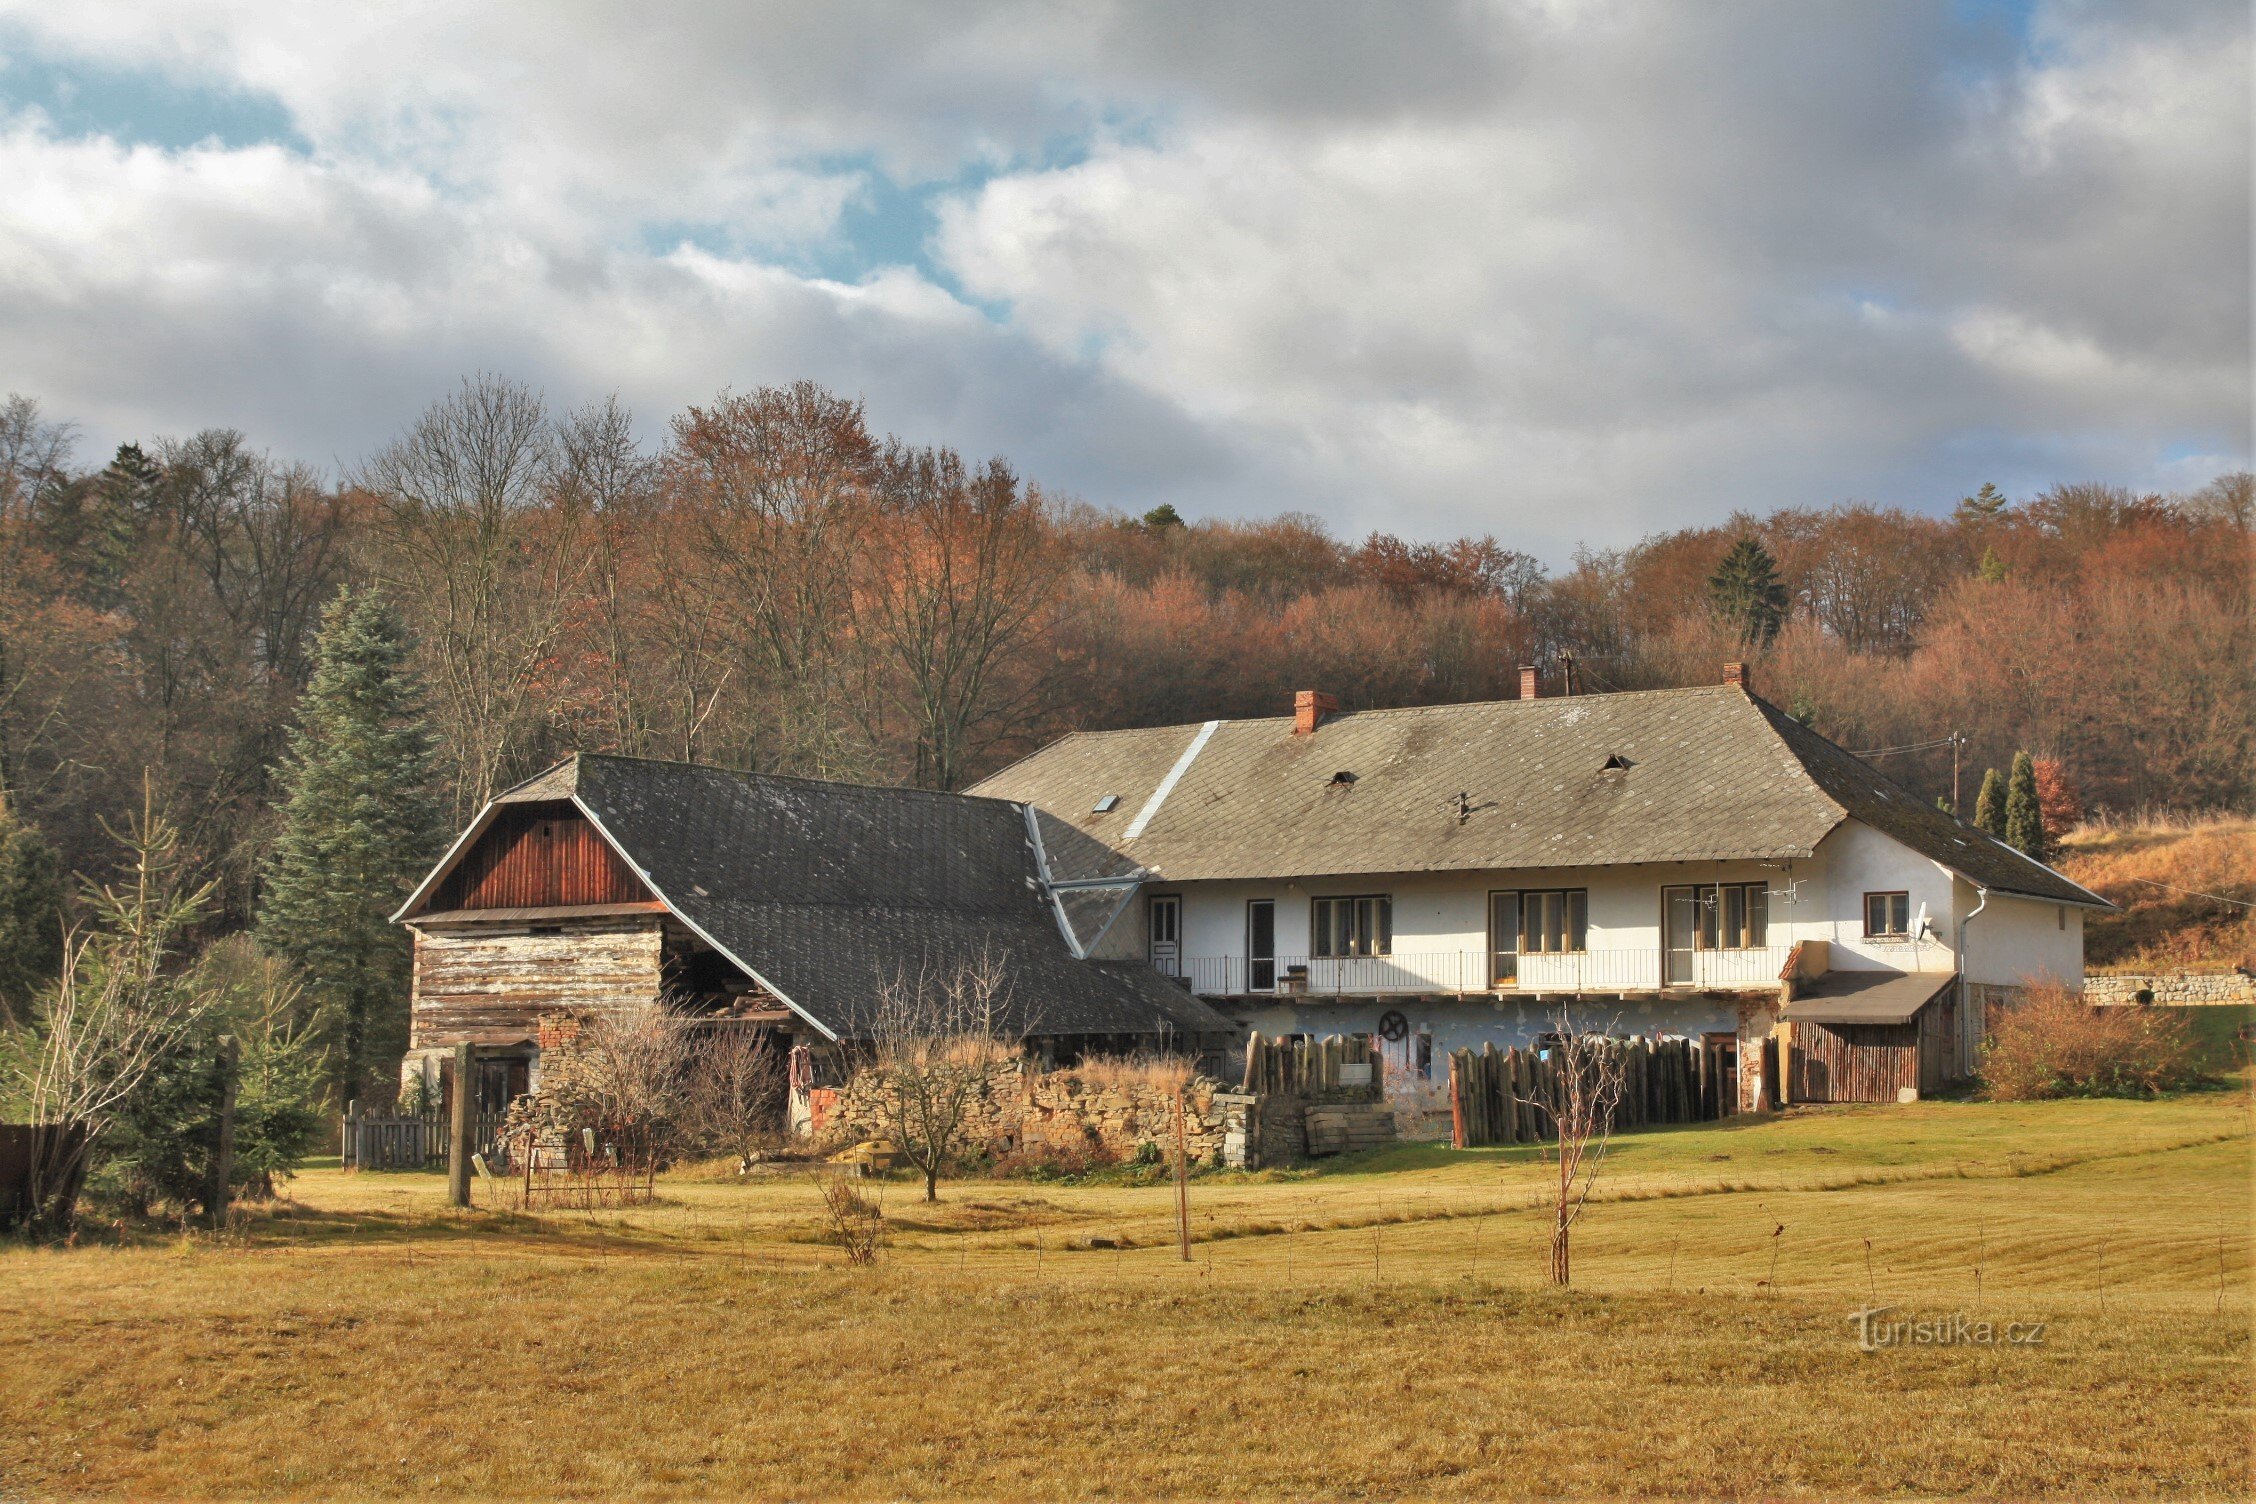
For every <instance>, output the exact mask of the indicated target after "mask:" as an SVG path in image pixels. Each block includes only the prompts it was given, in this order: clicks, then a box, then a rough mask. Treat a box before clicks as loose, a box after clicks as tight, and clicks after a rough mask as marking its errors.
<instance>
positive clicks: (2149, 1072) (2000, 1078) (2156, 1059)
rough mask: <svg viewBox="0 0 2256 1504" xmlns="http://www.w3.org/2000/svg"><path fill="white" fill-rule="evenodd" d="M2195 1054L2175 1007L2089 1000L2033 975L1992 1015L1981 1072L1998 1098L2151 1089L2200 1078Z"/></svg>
mask: <svg viewBox="0 0 2256 1504" xmlns="http://www.w3.org/2000/svg"><path fill="white" fill-rule="evenodd" d="M2197 1059H2198V1053H2197V1045H2196V1042H2195V1040H2194V1037H2193V1031H2192V1029H2191V1028H2190V1027H2188V1025H2187V1023H2186V1018H2185V1015H2184V1014H2183V1013H2182V1012H2180V1011H2178V1010H2176V1009H2170V1008H2093V1007H2089V1006H2087V1005H2086V1004H2085V1003H2084V1001H2083V999H2082V998H2080V997H2078V996H2077V995H2076V994H2075V993H2073V992H2070V991H2069V990H2068V989H2067V988H2066V987H2063V986H2061V985H2060V984H2059V983H2058V982H2040V983H2036V984H2033V985H2031V986H2030V987H2029V989H2028V994H2027V998H2026V1000H2025V1001H2023V1002H2022V1003H2020V1004H2019V1005H2018V1006H2016V1007H2013V1008H2011V1009H2008V1010H2005V1011H2004V1012H2002V1013H2001V1014H2000V1015H1998V1016H1997V1017H1996V1018H1995V1019H1994V1021H1993V1023H1992V1026H1991V1031H1990V1038H1989V1042H1988V1043H1987V1044H1986V1045H1984V1046H1983V1049H1982V1065H1981V1077H1982V1085H1983V1087H1984V1089H1985V1090H1986V1091H1987V1092H1988V1094H1989V1095H1990V1096H1991V1097H1992V1098H1994V1099H1995V1100H1997V1101H2000V1102H2026V1101H2034V1100H2037V1099H2040V1098H2045V1097H2151V1096H2153V1095H2155V1094H2156V1093H2157V1092H2164V1091H2175V1090H2180V1089H2183V1088H2185V1087H2188V1086H2192V1085H2194V1084H2196V1083H2197V1082H2199V1080H2200V1079H2201V1072H2200V1070H2199V1068H2198V1066H2197V1063H2196V1062H2197Z"/></svg>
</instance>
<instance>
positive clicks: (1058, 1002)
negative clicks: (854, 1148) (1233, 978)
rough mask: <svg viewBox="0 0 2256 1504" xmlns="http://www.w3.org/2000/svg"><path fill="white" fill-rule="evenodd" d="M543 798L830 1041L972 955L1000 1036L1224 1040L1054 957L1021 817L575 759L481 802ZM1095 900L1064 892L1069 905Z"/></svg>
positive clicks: (883, 795) (1132, 872)
mask: <svg viewBox="0 0 2256 1504" xmlns="http://www.w3.org/2000/svg"><path fill="white" fill-rule="evenodd" d="M554 799H570V800H572V801H573V802H574V803H575V804H577V805H578V806H579V807H580V809H581V810H583V811H584V812H585V813H586V814H587V815H588V817H589V818H590V819H591V820H593V821H594V822H595V824H596V825H597V826H598V827H600V828H601V829H602V830H603V832H604V833H605V834H606V835H607V836H609V837H610V839H611V841H612V842H613V844H615V845H616V846H617V847H618V848H619V850H620V852H621V853H622V854H623V855H624V856H625V857H626V859H627V860H628V862H629V863H631V864H632V865H633V866H634V867H635V868H636V869H637V870H638V871H639V872H640V873H641V874H642V876H643V878H644V879H645V881H647V882H648V883H649V885H650V887H651V889H652V891H654V892H656V893H657V894H658V895H659V896H660V897H661V898H663V899H664V900H665V902H666V905H667V907H668V908H670V909H671V910H672V911H673V912H674V914H675V915H676V916H678V917H679V918H680V919H681V920H682V921H683V922H684V923H686V924H688V925H689V926H690V927H691V928H692V929H694V930H696V931H697V932H698V933H699V934H701V935H703V936H704V937H705V938H706V939H707V940H708V941H709V942H711V943H712V944H713V945H714V946H715V947H716V948H718V949H720V950H721V951H723V952H725V953H726V954H727V955H728V956H729V957H730V959H732V960H734V961H735V962H736V963H737V964H738V965H740V966H742V967H744V968H745V969H746V970H747V971H749V972H751V973H752V974H753V975H754V976H755V977H757V978H758V979H759V980H760V981H761V982H762V983H763V984H764V985H765V986H767V987H768V988H769V989H770V990H771V991H773V992H775V993H776V994H777V995H778V996H780V997H782V998H783V999H785V1000H786V1001H787V1002H789V1003H790V1005H791V1006H792V1007H793V1008H794V1009H796V1010H797V1011H798V1012H800V1013H801V1014H803V1015H805V1016H806V1017H808V1018H809V1019H811V1020H812V1021H813V1022H814V1023H815V1024H817V1025H818V1026H819V1027H821V1028H822V1029H823V1030H824V1032H826V1033H828V1034H830V1035H831V1036H832V1037H834V1038H848V1037H854V1036H855V1035H856V1034H857V1033H858V1032H860V1031H859V1030H858V1028H857V1019H858V1018H860V1017H863V1016H865V1015H864V1012H863V1010H864V1009H866V1008H867V1006H868V1004H869V1000H870V999H871V997H872V996H873V994H874V993H875V992H876V991H877V989H878V988H879V987H880V986H881V985H882V984H883V983H884V982H885V981H886V980H887V979H890V978H893V977H895V976H897V975H900V974H902V973H906V974H907V976H908V977H910V978H911V979H913V978H915V977H916V976H917V975H918V973H919V972H920V971H924V970H928V969H929V970H930V971H932V972H935V973H944V972H947V971H949V970H952V969H953V968H954V967H955V966H956V965H957V964H958V963H959V962H963V961H968V960H973V959H976V958H978V957H979V956H980V955H982V954H983V953H984V954H987V955H991V956H999V957H1002V958H1004V959H1005V960H1006V961H1007V965H1008V971H1009V975H1010V982H1009V993H1008V995H1007V996H1006V997H1004V998H1003V999H1002V1000H1001V1002H1002V1012H1003V1015H1004V1017H1003V1020H1002V1022H1003V1024H1004V1026H1005V1027H1008V1028H1010V1029H1012V1030H1013V1031H1014V1032H1022V1033H1031V1034H1150V1033H1157V1032H1163V1031H1164V1032H1172V1033H1175V1034H1193V1033H1203V1032H1219V1031H1224V1030H1227V1029H1229V1028H1230V1027H1231V1026H1230V1024H1229V1022H1228V1020H1226V1019H1224V1018H1223V1017H1222V1016H1221V1015H1219V1014H1217V1013H1215V1012H1214V1011H1213V1010H1212V1009H1211V1008H1208V1007H1207V1006H1206V1005H1205V1004H1204V1003H1201V1002H1199V1001H1197V1000H1196V999H1194V998H1193V997H1191V996H1190V994H1189V993H1188V992H1186V991H1185V990H1184V989H1183V988H1182V987H1180V986H1178V985H1177V984H1175V983H1173V982H1171V981H1169V980H1168V979H1166V978H1165V977H1162V976H1160V975H1159V974H1158V973H1157V972H1155V971H1153V970H1152V969H1151V968H1150V967H1149V966H1146V965H1144V964H1142V963H1140V962H1139V963H1117V964H1116V963H1103V962H1095V961H1088V960H1083V959H1080V958H1079V956H1078V955H1077V954H1076V950H1077V948H1079V947H1085V946H1086V945H1087V944H1089V943H1092V942H1093V940H1094V939H1095V933H1094V932H1090V933H1087V934H1084V935H1082V936H1080V937H1079V947H1077V946H1076V945H1075V944H1070V943H1069V942H1068V940H1067V938H1066V931H1065V929H1064V928H1063V927H1062V926H1061V921H1060V916H1059V913H1058V907H1059V904H1058V900H1059V899H1060V898H1061V897H1063V896H1065V895H1060V894H1058V893H1056V892H1055V891H1054V890H1053V889H1052V887H1051V885H1050V880H1049V877H1048V875H1047V874H1045V872H1044V870H1043V868H1042V866H1041V865H1040V864H1039V863H1038V861H1037V859H1036V851H1035V845H1034V841H1033V839H1032V827H1033V824H1034V818H1033V817H1032V815H1031V812H1029V811H1027V810H1026V809H1024V808H1022V807H1021V806H1019V805H1016V804H1011V803H1008V802H1006V801H1003V800H999V799H986V798H975V797H972V796H969V795H964V794H943V793H934V792H929V791H925V790H919V789H897V788H871V787H864V786H861V785H855V784H841V783H823V782H817V781H814V780H811V779H801V778H782V777H772V776H765V775H760V774H749V773H736V772H730V771H728V770H726V769H722V768H712V767H700V766H695V765H692V764H688V763H675V762H659V761H653V760H649V759H643V758H626V757H609V756H598V755H594V754H588V753H582V754H579V755H577V756H575V757H573V758H572V759H570V760H568V761H567V762H564V763H562V764H559V765H558V766H557V767H555V768H552V769H550V770H548V771H547V772H545V773H542V774H540V775H539V776H538V777H535V778H533V779H530V780H528V781H527V782H525V783H522V784H520V785H518V786H517V787H516V788H513V789H511V790H509V791H508V792H506V793H504V794H502V795H500V796H499V797H498V798H497V799H496V800H495V804H496V805H501V804H511V803H519V802H528V801H541V800H554ZM1054 834H1056V835H1057V836H1059V837H1060V838H1061V840H1060V844H1061V846H1063V847H1065V848H1066V849H1065V852H1064V856H1065V859H1066V861H1067V864H1068V867H1069V869H1070V871H1071V872H1072V873H1074V874H1075V875H1076V876H1077V877H1079V878H1080V879H1082V880H1084V881H1086V880H1089V879H1097V880H1104V881H1109V882H1110V883H1111V884H1112V885H1114V886H1116V887H1119V888H1122V889H1124V894H1123V896H1120V897H1118V898H1117V899H1116V900H1115V908H1117V907H1118V906H1119V905H1120V904H1124V903H1125V902H1126V898H1125V896H1124V895H1125V894H1132V893H1133V891H1134V884H1135V881H1136V878H1137V869H1136V867H1135V865H1134V864H1133V863H1132V862H1129V861H1126V860H1125V859H1123V858H1121V857H1120V856H1119V854H1118V853H1117V852H1110V851H1107V850H1106V849H1105V848H1104V847H1103V846H1102V843H1100V842H1097V841H1093V840H1090V839H1089V838H1088V837H1086V836H1082V835H1080V834H1079V833H1078V832H1073V831H1070V830H1065V829H1060V830H1057V831H1056V832H1054ZM451 855H452V854H451V853H450V859H451ZM435 875H436V874H434V876H435ZM425 886H426V890H427V889H428V888H429V884H428V883H426V885H425ZM1107 891H1110V889H1107V888H1088V889H1073V890H1070V892H1071V895H1072V897H1073V899H1074V901H1075V902H1079V901H1080V895H1081V894H1082V893H1085V892H1086V893H1103V892H1107ZM419 896H420V895H419ZM403 912H405V911H403ZM1084 925H1086V921H1084Z"/></svg>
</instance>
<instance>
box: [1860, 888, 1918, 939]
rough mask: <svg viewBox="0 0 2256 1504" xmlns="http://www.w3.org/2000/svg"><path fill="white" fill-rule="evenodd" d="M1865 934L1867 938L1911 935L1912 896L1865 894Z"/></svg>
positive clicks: (1901, 894) (1905, 894)
mask: <svg viewBox="0 0 2256 1504" xmlns="http://www.w3.org/2000/svg"><path fill="white" fill-rule="evenodd" d="M1864 933H1865V935H1866V937H1867V938H1871V937H1875V936H1883V935H1886V936H1895V935H1908V934H1910V933H1911V895H1910V894H1909V893H1867V894H1865V895H1864Z"/></svg>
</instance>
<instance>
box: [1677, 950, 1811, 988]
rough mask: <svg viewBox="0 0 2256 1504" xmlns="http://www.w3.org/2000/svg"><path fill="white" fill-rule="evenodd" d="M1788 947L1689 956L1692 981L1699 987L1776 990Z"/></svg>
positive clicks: (1697, 952) (1717, 951)
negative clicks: (1690, 957)
mask: <svg viewBox="0 0 2256 1504" xmlns="http://www.w3.org/2000/svg"><path fill="white" fill-rule="evenodd" d="M1790 953H1791V947H1788V946H1784V945H1757V946H1753V947H1751V948H1749V949H1747V950H1702V951H1694V952H1693V953H1692V980H1693V984H1694V985H1695V986H1699V987H1775V986H1777V985H1778V973H1779V972H1781V971H1783V970H1785V969H1786V957H1787V956H1788V955H1789V954H1790Z"/></svg>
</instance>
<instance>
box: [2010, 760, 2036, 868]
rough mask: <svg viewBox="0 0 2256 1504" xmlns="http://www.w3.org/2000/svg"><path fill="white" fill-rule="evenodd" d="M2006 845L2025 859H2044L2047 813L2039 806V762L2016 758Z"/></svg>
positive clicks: (2011, 786) (2011, 782)
mask: <svg viewBox="0 0 2256 1504" xmlns="http://www.w3.org/2000/svg"><path fill="white" fill-rule="evenodd" d="M2005 844H2006V845H2008V846H2011V847H2012V848H2013V849H2014V850H2015V851H2018V852H2020V853H2021V854H2022V855H2023V856H2027V857H2032V858H2034V859H2035V860H2037V861H2040V862H2041V861H2043V860H2044V859H2045V828H2044V810H2043V808H2042V806H2040V805H2039V804H2038V803H2037V765H2036V760H2035V759H2034V758H2032V757H2030V756H2029V754H2028V753H2026V752H2016V753H2014V754H2013V777H2012V779H2011V780H2010V781H2009V782H2008V783H2007V785H2006V791H2005Z"/></svg>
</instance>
